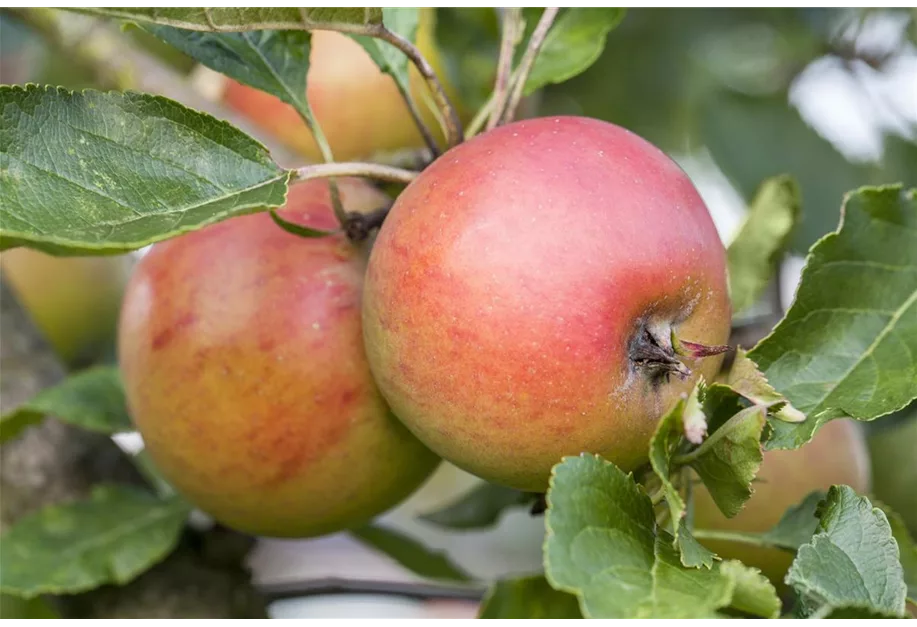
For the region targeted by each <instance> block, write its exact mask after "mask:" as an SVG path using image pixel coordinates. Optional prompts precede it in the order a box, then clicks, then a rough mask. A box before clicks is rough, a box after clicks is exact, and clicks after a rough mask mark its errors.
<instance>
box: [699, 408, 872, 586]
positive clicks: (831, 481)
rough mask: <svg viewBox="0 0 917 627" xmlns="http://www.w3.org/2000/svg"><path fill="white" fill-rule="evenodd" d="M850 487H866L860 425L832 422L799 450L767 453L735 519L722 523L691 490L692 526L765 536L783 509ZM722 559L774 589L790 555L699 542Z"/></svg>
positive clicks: (705, 497) (702, 493) (705, 498)
mask: <svg viewBox="0 0 917 627" xmlns="http://www.w3.org/2000/svg"><path fill="white" fill-rule="evenodd" d="M832 485H849V486H850V487H851V488H853V489H854V490H856V491H857V493H859V494H866V493H867V492H868V491H869V488H870V465H869V451H868V450H867V448H866V441H865V439H864V436H863V433H862V430H861V428H860V425H859V424H857V423H856V422H854V421H852V420H833V421H831V422H829V423H827V424H826V425H824V426H823V427H822V428H821V429H820V430H819V431H818V432H817V433H816V434H815V437H814V438H813V439H812V440H811V441H810V442H808V443H807V444H805V445H803V446H802V447H801V448H798V449H793V450H786V451H780V450H775V451H766V452H765V453H764V461H763V462H762V463H761V468H760V469H759V471H758V475H757V477H756V478H755V483H754V484H753V485H752V488H753V489H754V494H752V496H751V498H750V499H748V501H746V503H745V507H744V508H743V509H742V510H741V511H740V512H739V513H738V514H737V515H735V516H734V517H732V518H726V516H725V515H723V513H722V512H721V511H720V510H719V508H717V506H716V503H714V502H713V499H712V498H711V497H710V493H709V492H707V490H706V488H704V487H703V485H700V487H699V488H697V489H696V490H695V491H694V496H695V501H694V503H695V506H694V507H695V511H694V525H695V527H697V528H698V529H714V530H720V531H746V532H757V533H760V532H765V531H767V530H769V529H771V528H772V527H773V526H774V525H776V524H777V523H778V522H779V521H780V518H781V517H782V516H783V514H784V512H785V511H786V509H787V508H788V507H791V506H793V505H796V504H797V503H799V502H800V501H802V500H803V499H804V498H805V497H806V496H807V495H808V494H810V493H811V492H814V491H816V490H823V491H827V490H828V488H830V487H831V486H832ZM702 542H703V544H704V545H706V546H707V547H708V548H710V550H712V551H713V552H715V553H716V554H717V555H719V556H720V557H723V558H726V559H738V560H741V561H742V562H744V563H745V564H747V565H749V566H755V567H757V568H759V569H761V571H762V572H763V573H764V574H765V575H767V576H768V577H769V578H770V579H771V580H772V581H773V582H774V583H775V584H778V585H780V584H782V582H783V578H784V576H785V575H786V572H787V570H788V569H789V567H790V564H791V563H792V561H793V554H792V553H790V552H788V551H783V550H780V549H775V548H767V547H759V546H753V545H750V544H746V543H741V542H727V541H721V540H702Z"/></svg>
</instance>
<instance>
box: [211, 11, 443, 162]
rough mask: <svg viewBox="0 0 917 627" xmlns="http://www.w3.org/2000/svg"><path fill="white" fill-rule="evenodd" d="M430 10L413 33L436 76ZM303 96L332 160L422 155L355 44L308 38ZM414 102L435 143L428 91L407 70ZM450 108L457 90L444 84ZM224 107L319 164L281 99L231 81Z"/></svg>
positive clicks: (389, 82)
mask: <svg viewBox="0 0 917 627" xmlns="http://www.w3.org/2000/svg"><path fill="white" fill-rule="evenodd" d="M435 19H436V16H435V13H434V11H433V10H432V9H426V10H422V12H421V22H420V26H419V28H418V30H417V47H418V49H419V50H420V52H421V53H422V54H423V55H424V57H425V58H426V59H427V60H428V61H429V62H430V64H431V65H432V66H433V68H434V70H436V73H437V75H438V76H440V77H443V76H444V73H443V69H442V61H441V59H440V55H439V53H438V52H437V49H436V44H435V41H434V22H435ZM308 72H309V73H308V80H307V88H306V94H307V98H308V100H309V104H310V105H311V107H312V110H313V112H314V114H315V118H316V119H317V120H318V123H319V124H320V126H321V128H322V131H323V132H324V133H325V136H326V137H327V139H328V142H329V144H330V145H331V149H332V151H333V153H334V158H335V161H350V160H355V159H366V158H369V157H372V156H373V155H383V154H388V153H394V152H398V151H401V150H404V149H421V148H423V147H424V141H423V138H422V136H421V134H420V132H419V131H418V130H417V127H416V125H415V123H414V120H413V118H412V117H411V113H410V111H409V110H408V108H407V105H406V104H405V102H404V99H403V98H402V96H401V94H400V93H399V91H398V88H397V86H396V85H395V81H394V80H393V79H392V78H391V77H390V76H388V75H387V74H383V73H382V72H381V71H380V70H379V68H378V66H377V65H376V64H375V62H374V61H373V60H372V58H370V56H369V54H368V53H367V52H366V51H365V50H364V49H363V47H362V46H361V45H360V44H358V43H357V42H356V41H354V40H353V39H351V38H350V37H348V36H347V35H343V34H340V33H336V32H331V31H315V32H313V33H312V52H311V57H310V63H309V70H308ZM410 73H411V78H410V84H411V95H412V96H413V98H414V100H415V102H417V106H418V109H419V110H420V112H421V116H422V117H423V119H424V121H425V122H426V124H427V126H428V127H429V128H430V130H431V131H432V132H433V135H434V137H436V139H437V140H438V141H440V142H441V141H442V139H443V134H442V130H441V128H440V125H439V123H438V122H437V118H436V114H434V112H433V104H432V100H431V96H430V94H429V90H428V88H427V87H426V85H425V84H424V81H423V79H422V78H421V77H420V74H419V73H418V72H417V70H416V69H415V68H414V67H413V66H411V69H410ZM445 87H446V91H447V93H448V94H449V97H450V99H451V100H452V102H453V104H454V105H456V106H457V105H458V104H459V103H458V97H457V93H456V92H455V90H453V89H451V88H450V86H449V85H445ZM223 99H224V101H225V103H226V104H227V105H228V106H229V107H230V108H232V109H234V110H236V111H238V112H240V113H243V114H245V115H247V116H248V117H249V118H251V119H252V121H253V122H255V123H256V124H257V125H259V126H260V127H261V128H263V129H264V130H265V131H267V132H269V133H271V134H272V135H274V136H276V137H277V138H278V139H279V140H280V141H282V142H283V143H285V144H286V145H287V146H289V147H290V148H292V149H294V150H296V151H298V152H300V153H301V154H302V155H304V156H305V157H307V158H308V159H309V160H311V161H322V158H321V153H320V152H319V150H318V146H317V145H316V143H315V140H314V138H313V137H312V133H311V132H309V130H308V128H307V127H306V125H305V123H304V122H303V121H302V119H301V118H300V117H299V114H297V113H296V110H295V109H294V108H293V107H292V106H291V105H288V104H286V103H284V102H283V101H281V100H280V99H279V98H276V97H274V96H271V95H270V94H267V93H265V92H263V91H260V90H257V89H255V88H253V87H249V86H247V85H243V84H241V83H238V82H236V81H233V80H228V79H227V81H226V87H225V92H224V94H223Z"/></svg>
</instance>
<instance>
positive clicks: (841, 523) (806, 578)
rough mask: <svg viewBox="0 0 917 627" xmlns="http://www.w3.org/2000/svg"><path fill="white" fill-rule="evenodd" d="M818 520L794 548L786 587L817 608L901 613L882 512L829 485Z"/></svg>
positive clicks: (895, 559)
mask: <svg viewBox="0 0 917 627" xmlns="http://www.w3.org/2000/svg"><path fill="white" fill-rule="evenodd" d="M818 516H819V523H818V533H816V534H815V536H813V537H812V540H811V541H810V542H809V543H807V544H804V545H802V546H801V547H799V551H798V552H797V554H796V559H795V560H794V561H793V565H792V566H791V567H790V570H789V572H788V573H787V576H786V582H787V584H789V585H791V586H793V587H794V588H796V590H798V591H799V592H800V593H801V594H802V595H803V596H804V597H806V598H808V599H810V600H811V601H814V602H816V603H818V604H822V605H828V606H831V607H836V608H843V607H849V606H855V607H860V608H864V609H867V610H873V611H876V612H880V613H887V614H891V615H894V616H901V615H903V614H904V603H905V595H906V592H907V588H906V586H905V583H904V572H903V569H902V568H901V563H900V561H899V551H898V545H897V543H896V542H895V539H894V538H893V537H892V532H891V527H890V526H889V524H888V519H887V518H886V517H885V514H883V513H882V510H880V509H878V508H875V507H873V506H872V504H871V503H870V502H869V499H867V498H866V497H862V496H857V494H856V492H854V491H853V490H852V489H851V488H850V487H848V486H832V488H831V489H830V490H829V491H828V496H827V498H826V499H825V501H823V502H822V504H821V505H820V507H819V510H818Z"/></svg>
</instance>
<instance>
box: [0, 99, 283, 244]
mask: <svg viewBox="0 0 917 627" xmlns="http://www.w3.org/2000/svg"><path fill="white" fill-rule="evenodd" d="M0 110H2V120H3V125H2V128H0V180H2V182H3V203H2V204H0V218H2V220H0V223H2V227H0V249H7V248H11V247H14V246H23V245H25V246H30V247H33V248H40V249H42V250H44V251H46V252H50V253H57V254H87V255H91V254H113V253H119V252H126V251H129V250H133V249H136V248H141V247H143V246H145V245H147V244H150V243H152V242H156V241H159V240H163V239H166V238H169V237H173V236H175V235H178V234H181V233H184V232H187V231H192V230H195V229H198V228H201V227H203V226H205V225H207V224H211V223H213V222H217V221H219V220H223V219H225V218H229V217H232V216H235V215H240V214H244V213H252V212H254V211H258V210H261V209H264V208H267V207H277V206H280V205H282V204H283V203H284V201H285V197H286V189H287V179H288V177H289V173H288V172H287V171H285V170H282V169H281V168H279V167H278V166H277V165H276V164H275V163H274V162H273V161H272V160H271V158H270V155H269V154H268V153H267V151H266V150H265V149H264V147H263V146H261V145H260V144H259V143H258V142H256V141H255V140H253V139H252V138H250V137H248V136H247V135H245V134H244V133H242V132H241V131H239V130H237V129H235V128H234V127H232V126H230V125H229V124H227V123H226V122H222V121H219V120H216V119H214V118H212V117H210V116H208V115H205V114H203V113H199V112H197V111H193V110H191V109H188V108H186V107H184V106H182V105H181V104H179V103H177V102H174V101H171V100H168V99H166V98H162V97H160V96H150V95H147V94H136V93H124V94H119V93H114V92H110V93H99V92H94V91H84V92H80V93H73V92H68V91H66V90H63V89H56V88H44V87H38V86H35V85H29V86H26V87H19V86H3V87H0Z"/></svg>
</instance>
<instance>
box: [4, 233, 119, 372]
mask: <svg viewBox="0 0 917 627" xmlns="http://www.w3.org/2000/svg"><path fill="white" fill-rule="evenodd" d="M132 262H133V256H131V255H118V256H113V257H54V256H52V255H48V254H46V253H42V252H39V251H37V250H31V249H28V248H14V249H12V250H7V251H4V252H3V254H2V255H0V269H2V271H3V276H4V280H5V281H6V282H7V284H8V285H9V286H10V287H11V288H12V291H13V293H14V294H15V295H16V297H17V298H18V299H19V301H20V303H21V304H22V305H23V306H24V307H25V309H26V310H27V311H28V312H29V314H30V315H31V316H32V319H33V320H34V322H35V324H36V325H37V326H38V328H39V330H40V331H41V332H42V334H43V335H44V336H45V338H46V339H47V340H48V342H49V343H50V344H51V346H52V347H53V348H54V350H55V351H56V352H57V354H58V355H59V356H60V358H61V359H62V360H63V361H64V363H65V364H67V365H68V366H70V367H78V366H83V365H86V364H88V363H91V362H94V361H96V360H97V359H99V358H100V357H102V356H107V355H109V354H110V353H111V350H112V349H113V347H114V338H115V332H116V327H117V321H118V313H119V311H120V308H121V296H122V294H123V292H124V286H125V285H126V283H127V278H128V276H129V273H130V268H131V265H132Z"/></svg>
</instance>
